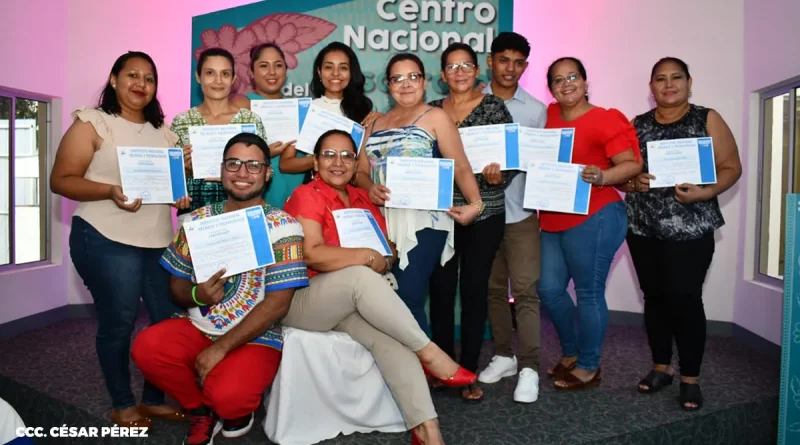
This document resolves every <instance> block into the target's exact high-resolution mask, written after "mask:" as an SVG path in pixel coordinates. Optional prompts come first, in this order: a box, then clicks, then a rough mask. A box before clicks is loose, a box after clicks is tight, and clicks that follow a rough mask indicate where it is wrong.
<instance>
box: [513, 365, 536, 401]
mask: <svg viewBox="0 0 800 445" xmlns="http://www.w3.org/2000/svg"><path fill="white" fill-rule="evenodd" d="M537 400H539V374H537V373H536V371H534V370H533V369H531V368H522V371H520V372H519V380H518V381H517V389H515V390H514V401H515V402H520V403H533V402H535V401H537Z"/></svg>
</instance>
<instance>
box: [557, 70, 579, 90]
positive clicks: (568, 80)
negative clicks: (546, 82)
mask: <svg viewBox="0 0 800 445" xmlns="http://www.w3.org/2000/svg"><path fill="white" fill-rule="evenodd" d="M580 78H581V76H580V74H578V73H572V74H570V75H569V76H567V77H566V78H564V77H556V78H555V79H553V86H554V87H560V86H561V85H563V84H564V83H572V82H575V81H576V80H578V79H580Z"/></svg>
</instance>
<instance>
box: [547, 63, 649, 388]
mask: <svg viewBox="0 0 800 445" xmlns="http://www.w3.org/2000/svg"><path fill="white" fill-rule="evenodd" d="M547 85H548V87H549V88H550V92H551V93H552V94H553V97H554V98H555V99H556V101H557V102H556V103H553V104H551V105H550V106H549V107H548V109H547V126H546V128H574V129H575V142H574V145H573V152H572V162H573V163H575V164H581V165H584V166H585V168H584V170H583V173H582V177H583V180H584V181H586V182H588V183H590V184H592V191H591V199H590V201H589V212H588V214H587V215H576V214H567V213H556V212H546V211H541V212H540V213H539V222H540V224H541V230H542V234H541V249H542V275H541V279H540V280H539V283H538V285H537V290H538V292H539V297H540V298H541V301H542V306H543V307H544V309H545V311H546V312H547V314H548V316H549V317H550V320H552V322H553V324H554V325H555V328H556V331H557V332H558V337H559V341H560V343H561V350H562V354H563V358H562V359H561V361H560V363H559V364H558V365H557V366H556V367H555V368H553V369H551V370H549V371H548V374H549V375H550V376H551V377H552V378H555V379H556V382H555V386H556V388H558V389H579V388H585V387H595V386H597V385H599V384H600V350H601V349H602V346H603V337H604V336H605V332H606V326H607V324H608V306H607V305H606V296H605V290H606V279H607V277H608V271H609V269H610V268H611V262H612V261H613V259H614V255H615V254H616V252H617V249H619V247H620V246H621V245H622V242H623V241H624V240H625V234H626V231H627V225H628V218H627V216H626V214H625V204H624V202H623V201H622V199H621V198H620V196H619V194H618V193H617V191H616V190H615V189H614V185H616V184H622V183H625V182H627V181H628V180H629V179H631V178H633V177H634V176H636V175H637V174H639V173H640V172H641V171H642V165H641V160H640V159H641V158H640V154H639V142H638V139H637V138H636V130H634V128H633V126H632V125H631V124H630V122H628V119H626V118H625V116H624V115H623V114H622V113H621V112H619V111H618V110H615V109H605V108H601V107H596V106H594V105H592V104H590V103H589V99H588V95H587V93H586V69H585V68H584V67H583V64H582V63H581V61H580V60H578V59H575V58H573V57H563V58H561V59H558V60H556V61H555V62H553V63H552V64H551V65H550V68H549V69H548V70H547ZM570 279H572V280H573V282H574V284H575V294H576V296H577V301H578V304H577V310H576V307H575V304H574V303H573V300H572V297H570V295H569V294H568V293H567V286H568V284H569V281H570ZM576 318H577V320H576ZM576 321H577V323H576ZM576 325H577V326H580V332H578V330H577V329H576Z"/></svg>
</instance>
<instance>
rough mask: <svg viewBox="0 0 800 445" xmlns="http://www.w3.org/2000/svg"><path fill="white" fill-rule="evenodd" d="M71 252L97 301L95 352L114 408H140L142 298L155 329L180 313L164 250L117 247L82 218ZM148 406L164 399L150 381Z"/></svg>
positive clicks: (76, 223)
mask: <svg viewBox="0 0 800 445" xmlns="http://www.w3.org/2000/svg"><path fill="white" fill-rule="evenodd" d="M69 248H70V256H71V257H72V263H73V264H74V265H75V269H76V270H77V271H78V274H79V275H80V277H81V279H83V283H84V284H85V285H86V287H87V288H88V289H89V292H90V293H91V294H92V299H93V300H94V307H95V311H96V312H97V336H96V337H95V348H96V349H97V358H98V360H99V361H100V368H101V369H102V371H103V378H104V379H105V381H106V389H107V390H108V393H109V395H110V396H111V408H112V409H113V410H121V409H125V408H130V407H133V406H136V400H135V399H134V397H133V392H132V391H131V376H130V370H129V362H130V347H131V334H132V333H133V329H134V324H135V322H136V317H137V315H138V313H139V297H141V298H142V299H143V300H144V303H145V306H146V307H147V313H148V315H149V316H150V323H151V324H155V323H158V322H159V321H161V320H164V319H167V318H169V317H170V316H172V315H173V314H175V313H176V312H178V311H179V310H180V309H179V308H178V307H177V306H176V305H175V304H174V303H173V302H172V299H171V297H170V294H169V273H168V272H167V271H166V270H165V269H164V268H163V267H161V265H160V264H159V263H158V259H159V258H160V257H161V255H162V253H163V252H164V249H146V248H141V247H134V246H129V245H126V244H121V243H118V242H115V241H112V240H110V239H108V238H106V237H105V236H103V235H101V234H100V232H98V231H97V230H96V229H95V228H94V227H92V225H91V224H89V223H88V222H86V221H85V220H83V219H82V218H80V217H77V216H74V217H73V218H72V230H71V231H70V234H69ZM142 403H144V404H146V405H161V404H163V403H164V393H163V392H162V391H161V390H159V389H158V388H156V387H155V386H153V385H152V384H150V383H149V382H147V381H145V384H144V392H143V394H142Z"/></svg>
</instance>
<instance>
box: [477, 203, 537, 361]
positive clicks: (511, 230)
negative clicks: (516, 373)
mask: <svg viewBox="0 0 800 445" xmlns="http://www.w3.org/2000/svg"><path fill="white" fill-rule="evenodd" d="M540 275H541V244H540V240H539V218H538V216H537V215H536V214H535V213H534V214H532V215H531V216H529V217H527V218H525V219H523V220H522V221H520V222H518V223H514V224H506V230H505V235H504V236H503V242H502V243H501V244H500V248H499V249H498V250H497V255H496V256H495V259H494V264H493V265H492V276H491V278H490V280H489V323H491V326H492V336H493V337H494V343H495V351H496V352H495V353H496V354H497V355H500V356H503V357H513V356H514V346H513V344H512V338H513V325H512V321H511V308H510V307H509V305H508V283H509V279H510V281H511V295H512V296H513V297H514V308H515V309H516V315H517V333H518V335H517V340H518V343H519V351H518V354H517V357H518V363H519V367H520V369H522V368H531V369H533V370H534V371H537V372H538V368H539V348H540V347H541V338H540V323H539V296H538V295H537V294H536V282H537V281H539V277H540Z"/></svg>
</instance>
